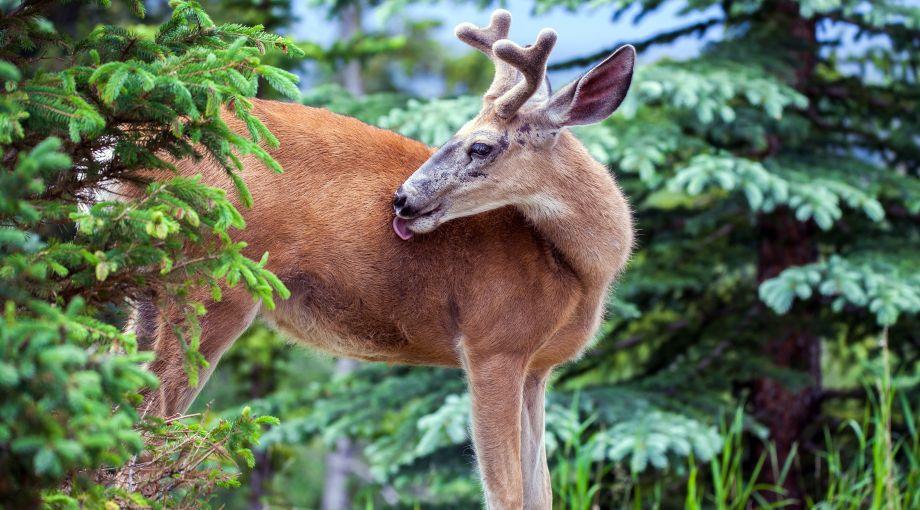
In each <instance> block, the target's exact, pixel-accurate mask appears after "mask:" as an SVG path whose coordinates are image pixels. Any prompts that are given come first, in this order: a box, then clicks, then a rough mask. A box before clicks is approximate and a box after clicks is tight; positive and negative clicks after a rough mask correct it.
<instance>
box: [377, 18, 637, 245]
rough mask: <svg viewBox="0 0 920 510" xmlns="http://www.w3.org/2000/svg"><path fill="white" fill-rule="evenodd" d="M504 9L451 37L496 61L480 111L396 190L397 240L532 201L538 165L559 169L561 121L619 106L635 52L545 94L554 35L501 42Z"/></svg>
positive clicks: (541, 169) (585, 120) (540, 171)
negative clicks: (482, 24)
mask: <svg viewBox="0 0 920 510" xmlns="http://www.w3.org/2000/svg"><path fill="white" fill-rule="evenodd" d="M510 22H511V16H510V14H508V12H507V11H502V10H498V11H496V12H495V13H494V14H493V15H492V21H491V23H490V25H489V26H488V27H486V28H477V27H475V26H473V25H470V24H468V23H464V24H461V25H459V26H458V27H457V29H456V33H457V36H458V37H459V38H460V39H461V40H463V41H464V42H466V43H468V44H470V45H471V46H473V47H475V48H477V49H478V50H480V51H482V52H483V53H485V54H486V55H487V56H488V57H489V58H491V59H492V61H493V62H494V63H495V79H494V80H493V82H492V86H491V87H490V88H489V90H488V91H487V92H486V94H485V96H484V97H483V108H482V111H481V112H480V113H479V115H478V116H477V117H476V118H475V119H473V120H471V121H470V122H468V123H467V124H466V125H465V126H463V128H461V129H460V131H458V132H457V134H456V135H454V136H453V137H452V138H451V139H450V140H448V141H447V142H446V143H445V144H444V145H442V146H441V147H440V148H439V149H438V150H437V151H436V152H435V153H434V154H433V155H432V156H431V158H429V159H428V161H426V162H425V163H424V164H423V165H422V166H421V167H419V168H418V170H416V171H415V172H414V173H413V174H412V175H411V176H409V178H408V179H407V180H406V181H405V182H404V183H403V184H402V185H401V186H400V187H399V189H398V190H397V191H396V195H395V197H394V198H393V210H394V212H395V213H396V217H395V218H394V219H393V230H394V231H395V232H396V234H397V235H398V236H399V237H400V238H402V239H404V240H406V239H409V238H411V237H412V235H413V234H416V233H418V234H421V233H427V232H431V231H432V230H434V229H436V228H437V227H438V226H439V225H441V224H442V223H444V222H446V221H450V220H452V219H455V218H460V217H463V216H470V215H473V214H478V213H481V212H485V211H489V210H492V209H497V208H499V207H504V206H506V205H520V204H525V203H531V202H533V201H534V200H538V197H540V196H541V195H540V193H541V190H540V183H541V182H543V181H544V177H545V176H546V174H545V172H553V171H559V170H563V169H564V168H563V167H565V166H566V162H565V161H564V156H562V155H557V154H555V153H554V145H555V142H556V138H557V137H558V136H559V133H560V131H561V130H562V129H563V128H565V127H566V126H571V125H577V124H590V123H594V122H599V121H601V120H603V119H605V118H607V116H609V115H610V114H611V113H613V111H614V110H615V109H616V108H617V106H619V105H620V103H621V102H622V100H623V98H624V97H625V96H626V92H627V90H628V89H629V84H630V81H631V79H632V70H633V63H634V60H635V50H634V49H633V48H632V47H624V48H621V49H619V50H617V51H616V52H614V53H613V54H612V55H611V56H610V57H608V58H607V59H606V60H604V61H603V62H601V63H600V64H598V65H597V66H596V67H594V68H593V69H591V70H590V71H588V72H587V73H585V74H584V75H583V76H582V77H581V78H579V79H578V80H575V81H574V82H572V83H570V84H568V85H566V86H565V87H563V88H562V89H561V90H559V91H558V92H556V93H555V94H550V91H549V86H548V84H547V82H546V80H545V79H544V77H545V72H546V60H547V59H548V58H549V53H550V51H551V50H552V48H553V45H554V44H555V42H556V33H555V32H553V31H552V30H549V29H544V30H542V31H541V32H540V34H539V35H538V36H537V40H536V42H535V43H534V44H533V45H530V46H527V47H526V48H522V47H520V46H518V45H516V44H514V43H512V42H511V41H508V40H507V39H505V37H507V35H508V28H509V25H510Z"/></svg>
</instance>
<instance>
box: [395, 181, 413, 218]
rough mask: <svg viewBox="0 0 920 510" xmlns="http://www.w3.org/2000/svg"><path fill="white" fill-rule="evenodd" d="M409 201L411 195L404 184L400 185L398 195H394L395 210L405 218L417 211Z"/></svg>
mask: <svg viewBox="0 0 920 510" xmlns="http://www.w3.org/2000/svg"><path fill="white" fill-rule="evenodd" d="M408 202H409V195H407V194H406V192H405V191H403V188H402V186H400V187H399V189H398V190H396V195H394V196H393V212H395V213H396V214H397V215H398V216H402V217H404V218H409V217H411V216H412V215H413V214H414V213H415V210H414V208H413V207H412V206H411V205H409V204H408Z"/></svg>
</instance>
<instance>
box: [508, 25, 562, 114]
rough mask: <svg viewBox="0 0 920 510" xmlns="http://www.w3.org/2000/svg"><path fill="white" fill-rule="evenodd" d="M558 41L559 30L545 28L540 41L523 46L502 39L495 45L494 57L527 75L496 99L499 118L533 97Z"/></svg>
mask: <svg viewBox="0 0 920 510" xmlns="http://www.w3.org/2000/svg"><path fill="white" fill-rule="evenodd" d="M555 44H556V32H555V31H554V30H552V29H550V28H544V29H543V30H541V31H540V33H539V34H538V35H537V41H536V42H535V43H533V45H531V46H527V47H526V48H522V47H520V46H518V45H517V44H514V43H513V42H511V41H509V40H507V39H502V40H500V41H496V42H495V44H493V45H492V53H494V54H495V57H496V58H497V59H499V60H501V61H503V62H505V63H507V64H508V65H510V66H511V67H513V68H515V69H517V70H518V71H520V72H521V74H522V75H524V80H523V81H518V82H517V83H516V84H515V85H514V86H513V87H511V89H510V90H508V91H507V92H505V93H504V94H502V95H501V96H500V97H499V98H498V99H496V100H495V111H496V113H497V114H498V116H499V117H501V118H503V119H507V118H509V117H511V116H513V115H514V114H515V113H516V112H517V111H518V109H519V108H520V107H521V106H523V105H524V103H526V102H527V100H528V99H530V97H531V96H533V95H534V93H535V92H536V91H537V90H538V89H539V88H540V85H542V84H543V78H544V77H545V75H546V61H547V59H549V54H550V52H551V51H553V46H554V45H555Z"/></svg>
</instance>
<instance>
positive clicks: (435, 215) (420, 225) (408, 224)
mask: <svg viewBox="0 0 920 510" xmlns="http://www.w3.org/2000/svg"><path fill="white" fill-rule="evenodd" d="M442 216H444V207H443V204H437V203H436V204H434V205H433V206H432V207H430V208H428V209H426V210H425V211H423V212H421V213H419V214H416V215H413V216H412V217H408V218H407V217H404V216H400V215H396V217H395V218H393V231H394V232H396V235H397V236H399V238H400V239H402V240H403V241H408V240H409V239H412V236H413V235H415V234H426V233H428V232H431V231H432V230H434V229H435V228H437V227H438V222H439V220H440V219H441V217H442Z"/></svg>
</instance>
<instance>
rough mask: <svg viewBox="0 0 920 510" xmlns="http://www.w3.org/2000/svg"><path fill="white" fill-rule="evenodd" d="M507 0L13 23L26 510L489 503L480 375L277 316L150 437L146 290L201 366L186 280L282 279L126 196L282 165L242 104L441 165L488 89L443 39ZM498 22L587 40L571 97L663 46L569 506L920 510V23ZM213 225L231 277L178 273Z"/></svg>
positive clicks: (792, 7)
mask: <svg viewBox="0 0 920 510" xmlns="http://www.w3.org/2000/svg"><path fill="white" fill-rule="evenodd" d="M496 6H497V5H496V4H491V3H487V2H465V3H464V2H460V3H448V2H428V1H425V2H422V1H413V0H381V1H378V0H372V1H367V0H337V1H325V0H313V1H311V2H307V3H296V2H292V1H289V0H252V1H245V0H208V1H202V2H200V4H199V3H196V2H185V1H174V2H172V3H169V4H167V3H166V2H163V1H156V0H151V1H147V2H130V1H129V2H122V3H115V4H114V5H107V2H99V3H97V2H53V1H31V2H29V1H26V2H18V1H0V10H2V11H3V17H2V18H0V39H2V44H3V49H2V51H0V78H2V79H3V80H4V83H5V88H4V90H3V92H2V100H0V144H2V148H3V157H2V165H3V167H2V172H3V173H0V189H2V192H0V193H2V194H0V257H2V258H0V283H2V285H0V299H2V300H3V302H4V310H5V316H4V322H3V325H2V330H0V350H3V353H4V354H3V360H2V361H0V397H2V398H0V400H2V404H0V501H5V502H7V503H8V504H9V505H11V507H14V508H15V507H17V506H22V507H27V506H33V505H38V504H39V503H41V504H44V505H45V506H47V507H51V508H75V507H76V505H84V506H87V507H100V508H109V507H106V506H105V505H106V504H107V503H109V504H111V503H117V504H119V505H122V506H125V507H133V506H138V507H142V506H145V505H146V506H153V507H190V506H192V507H197V506H207V505H212V506H215V507H220V506H223V507H225V508H263V507H266V506H269V507H272V508H325V509H342V508H378V507H384V508H390V507H393V508H473V507H476V506H478V505H479V498H480V488H479V487H478V481H477V478H476V476H475V473H474V471H473V457H472V448H471V444H470V441H469V437H468V429H469V423H468V422H469V414H468V407H469V399H468V396H467V394H466V388H465V385H464V381H463V379H462V374H461V373H460V372H458V371H451V370H444V369H431V368H405V367H394V366H386V365H378V364H364V363H356V362H352V361H348V360H335V359H330V358H328V357H325V356H323V355H321V354H317V353H315V352H312V351H310V350H308V349H303V348H298V347H296V346H291V345H290V344H288V343H287V342H286V341H285V340H284V339H283V338H281V337H280V336H279V335H277V334H275V333H273V332H271V331H270V330H269V329H267V328H266V327H265V326H264V325H262V324H257V325H255V326H254V327H253V328H252V329H251V330H250V331H248V332H247V333H246V334H245V335H244V337H243V338H242V339H241V340H240V341H239V342H237V344H236V345H235V346H234V347H233V348H232V349H231V350H230V351H229V352H228V353H227V354H226V355H225V356H224V358H223V360H222V361H221V363H220V365H219V366H218V368H217V370H216V372H215V373H214V375H213V376H212V377H211V380H210V382H209V384H208V385H207V386H206V387H205V389H204V391H203V392H202V394H201V395H200V396H199V398H198V400H197V401H196V403H195V405H194V406H193V409H192V410H191V411H190V413H191V414H190V415H189V416H188V417H184V418H183V419H181V420H169V421H166V422H148V423H145V424H141V423H139V418H138V417H137V416H136V414H134V413H133V411H131V409H130V408H131V403H132V402H136V401H137V400H136V399H137V392H138V390H139V389H140V388H142V387H143V386H144V385H151V384H155V383H154V381H151V380H150V378H149V374H146V373H145V372H144V371H143V370H142V369H141V368H140V364H141V363H142V362H143V361H144V360H145V359H146V358H145V355H144V354H143V353H139V352H137V349H136V346H135V345H134V343H133V339H132V338H131V337H130V336H126V335H123V334H121V333H120V329H121V326H122V325H123V324H124V321H125V318H126V316H125V309H126V307H125V306H124V304H125V302H126V301H125V300H126V299H128V300H130V298H132V297H136V296H138V295H140V294H142V293H143V292H144V289H146V288H151V287H156V288H157V289H159V290H160V291H161V292H162V293H163V295H168V296H171V297H170V299H173V300H175V301H177V302H181V303H183V304H184V305H185V306H187V307H188V310H189V314H188V317H187V323H186V324H183V325H181V326H177V327H180V328H181V329H182V331H183V332H184V333H183V339H185V341H186V345H185V346H186V348H187V353H188V354H187V360H186V365H187V369H188V372H189V374H190V376H191V377H195V376H196V373H197V370H198V369H199V368H200V366H201V362H200V358H199V357H197V356H196V354H195V349H196V345H195V339H196V331H195V323H196V319H195V318H196V317H197V316H198V314H200V313H201V310H200V309H199V308H198V307H197V305H196V304H195V303H190V302H186V301H185V296H186V290H187V289H188V287H189V285H192V284H193V283H194V282H197V283H198V284H200V283H202V282H204V283H207V284H214V283H216V282H217V281H219V280H225V279H226V280H231V281H232V280H237V281H240V282H241V284H242V285H246V286H247V288H248V289H249V290H250V291H251V292H252V293H253V294H254V295H257V296H260V297H262V298H263V299H265V300H266V301H270V300H272V299H274V300H277V299H283V298H284V294H285V290H284V289H283V286H281V285H280V283H279V282H277V280H276V279H275V278H274V276H273V275H271V274H270V273H268V272H267V271H265V270H264V269H262V266H261V264H260V263H258V262H257V261H250V260H248V259H245V258H244V257H242V256H241V255H240V254H239V250H240V247H239V246H236V245H234V244H233V243H232V242H231V241H230V240H229V238H228V237H227V236H226V233H227V232H229V231H231V230H232V229H233V228H241V227H242V224H241V223H240V222H239V221H238V214H236V211H235V210H233V208H232V206H230V205H229V202H228V201H227V200H226V199H225V197H222V196H220V195H215V194H214V192H213V190H209V189H208V188H207V187H205V186H202V185H200V183H197V182H194V181H192V180H181V179H180V180H177V181H176V182H172V183H170V184H169V185H166V186H163V187H151V188H150V189H149V190H148V196H147V197H146V198H145V199H142V200H141V201H139V202H138V203H128V204H116V203H112V202H107V201H105V197H104V195H103V194H100V193H99V192H100V191H104V190H105V189H107V183H109V182H111V180H112V179H115V178H117V177H118V176H119V175H124V174H126V173H127V172H129V171H130V170H131V169H134V168H140V167H143V166H150V165H160V164H162V161H161V160H160V159H159V157H158V154H161V153H162V151H167V152H172V153H173V154H177V155H189V154H192V153H193V152H194V151H196V150H199V149H196V148H195V145H194V143H195V142H197V143H201V144H203V146H204V147H205V149H204V150H205V153H206V155H207V156H210V157H214V158H216V159H217V160H219V161H221V162H223V163H224V164H225V167H226V168H227V171H228V172H231V173H233V172H234V164H235V163H234V154H235V153H245V152H253V153H256V154H257V155H258V156H259V157H260V158H262V159H263V161H265V163H266V166H268V167H269V168H267V169H266V170H265V171H272V170H271V167H272V164H273V160H272V159H271V157H270V153H269V152H265V151H264V150H263V149H261V148H260V147H264V146H266V144H267V145H268V146H270V145H271V142H272V137H271V135H270V134H268V133H266V132H264V130H263V129H261V128H260V127H259V124H258V122H257V121H255V120H253V119H248V120H247V125H249V126H250V133H249V137H240V136H234V135H233V134H232V133H229V132H227V131H226V130H225V129H224V127H225V126H223V127H222V123H221V122H220V121H219V119H218V118H217V116H216V113H217V112H218V111H219V108H220V106H221V105H230V104H232V105H233V108H235V109H236V110H235V112H236V114H237V115H240V116H242V117H244V118H247V113H246V108H245V104H246V103H245V98H246V97H252V96H256V95H257V96H260V97H266V98H272V99H283V100H287V101H299V102H303V103H305V104H308V105H311V106H316V107H322V108H328V109H331V110H333V111H337V112H340V113H343V114H346V115H351V116H355V117H358V118H360V119H361V120H364V121H365V122H368V123H371V124H375V125H379V126H381V127H384V128H387V129H392V130H395V131H398V132H400V133H402V134H404V135H406V136H409V137H412V138H415V139H418V140H421V141H423V142H425V143H428V144H430V145H438V144H440V143H442V142H443V141H445V140H446V139H447V137H449V136H450V135H451V134H452V133H453V132H454V131H455V130H456V129H457V128H458V127H459V126H460V125H462V124H463V123H464V122H465V121H466V120H468V119H469V118H471V117H472V116H473V115H474V114H475V112H476V111H477V110H478V106H479V96H478V94H480V93H481V92H482V91H483V90H484V89H485V88H486V87H487V86H488V84H489V82H490V80H491V76H492V68H491V63H489V62H488V61H487V60H486V59H485V58H484V57H482V56H481V55H479V54H477V53H476V52H473V51H471V50H468V49H467V48H464V47H463V46H462V45H459V44H454V43H451V42H449V39H448V37H449V33H450V30H451V28H452V26H453V25H454V24H456V23H458V22H460V21H473V22H476V23H480V24H482V23H485V20H486V19H487V16H488V12H489V11H491V10H492V9H493V8H494V7H496ZM505 6H506V7H510V8H511V9H512V12H513V14H514V16H515V23H514V27H515V28H514V29H513V30H512V37H515V38H517V39H519V40H521V41H524V40H528V39H529V38H531V37H532V36H533V33H535V32H536V30H537V29H538V28H539V26H541V25H546V26H554V27H556V28H559V29H560V40H561V41H562V42H565V41H566V40H567V38H568V40H569V42H568V43H567V44H568V45H567V46H564V47H562V46H561V47H560V49H561V50H562V51H560V52H557V53H559V54H557V55H556V56H554V57H553V58H551V60H550V70H551V73H550V77H551V79H552V80H553V82H554V87H555V88H558V87H560V86H561V85H562V84H563V83H564V82H565V81H566V80H568V79H571V78H572V77H574V76H575V75H577V73H578V72H580V71H582V70H585V69H587V68H589V67H590V65H592V64H593V63H594V62H596V61H598V60H600V59H601V58H602V57H603V56H605V55H606V54H608V53H609V52H610V51H611V50H612V49H614V48H616V47H618V46H619V45H620V44H624V43H631V44H633V45H634V46H636V47H637V49H638V50H639V52H640V60H639V66H638V69H637V73H636V79H635V81H634V84H633V87H632V90H631V92H630V95H629V97H628V98H627V101H626V103H625V104H624V106H623V107H622V108H621V110H620V111H619V112H618V113H617V114H615V115H614V116H613V117H612V118H610V119H608V120H607V121H605V122H603V123H601V124H599V125H596V126H591V127H585V128H579V129H577V130H576V134H577V136H579V137H580V138H581V139H582V140H583V141H584V142H585V144H586V145H587V146H588V147H589V149H590V150H591V152H592V154H594V156H595V157H596V158H597V159H598V160H600V161H601V162H603V163H605V164H607V165H609V167H610V169H611V171H612V172H613V173H614V174H615V175H616V177H617V179H618V181H619V182H620V183H621V185H622V186H623V187H624V189H625V190H626V192H627V194H628V195H629V197H630V200H631V203H632V205H633V207H634V210H635V213H636V224H637V228H638V232H639V237H638V249H637V252H636V254H635V256H634V257H633V260H632V262H631V263H630V266H629V269H628V271H627V272H626V274H625V276H624V278H623V280H622V281H621V282H620V283H619V284H618V285H617V287H616V291H615V293H614V294H613V295H612V297H611V299H610V300H609V303H608V307H607V308H608V313H607V317H606V319H605V321H604V323H603V325H602V328H601V332H600V334H599V337H598V339H597V341H596V343H595V344H594V345H593V347H592V348H591V349H590V350H589V351H588V353H587V354H586V355H585V357H584V358H583V359H581V360H579V361H578V362H575V363H572V364H569V365H566V366H564V367H561V368H560V369H559V370H557V374H556V376H555V377H554V378H553V381H552V384H551V393H550V395H549V401H548V413H547V427H548V434H547V442H548V446H549V453H550V457H551V459H550V464H551V471H552V472H553V484H554V489H555V498H556V501H555V505H556V506H557V507H558V508H573V509H589V508H627V507H628V508H679V507H685V508H720V509H721V508H739V509H740V508H803V507H808V508H812V507H814V508H835V509H836V508H848V509H849V508H873V509H874V508H892V509H909V508H918V507H920V435H918V432H917V423H916V418H917V411H916V410H917V409H920V402H918V400H920V393H918V392H917V391H916V388H917V384H918V383H920V335H918V331H920V327H918V326H920V324H918V312H920V255H918V253H920V251H918V248H920V228H918V225H920V224H918V213H920V181H918V172H920V137H918V129H917V128H918V122H920V105H918V102H920V87H918V86H917V85H918V83H917V79H918V65H920V62H918V58H920V6H918V5H917V4H916V3H915V2H910V1H909V0H904V1H900V0H883V1H875V2H864V1H854V0H729V1H724V0H723V1H714V0H690V1H687V2H684V1H681V0H672V1H665V0H636V1H628V0H595V1H592V2H579V1H576V0H535V1H533V2H525V1H517V0H516V1H514V2H511V4H510V5H505ZM205 13H207V14H205ZM556 21H558V23H556ZM257 25H260V26H259V27H256V26H257ZM252 27H255V28H252ZM263 29H264V30H263ZM528 31H529V32H528ZM530 32H533V33H530ZM272 34H280V35H281V36H280V37H279V36H276V35H272ZM183 90H185V92H183ZM260 142H261V143H262V145H259V143H260ZM199 151H200V150H199ZM103 152H104V153H106V157H100V154H101V153H103ZM238 187H239V193H241V194H243V196H244V197H245V196H246V191H245V183H241V182H240V183H238ZM93 204H95V205H93ZM202 230H204V231H209V232H211V233H213V234H215V235H216V238H218V239H219V240H220V242H219V243H217V245H213V246H209V247H208V249H209V250H211V251H210V252H211V253H213V254H214V256H213V258H209V259H207V260H187V259H183V258H182V254H181V246H182V243H183V242H186V241H189V240H191V241H193V242H203V241H202V239H203V237H202V236H201V235H200V233H201V232H202ZM270 255H271V254H269V256H270ZM150 267H155V268H157V270H156V271H150V270H149V268H150ZM113 406H114V407H113ZM112 409H115V410H114V411H112ZM143 448H146V449H147V453H146V454H145V455H142V456H141V457H137V456H135V454H137V453H138V452H139V451H140V450H141V449H143ZM139 458H141V459H151V458H152V459H154V461H153V462H151V464H150V465H144V466H138V464H137V462H138V459H139Z"/></svg>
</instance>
